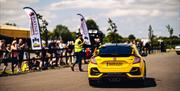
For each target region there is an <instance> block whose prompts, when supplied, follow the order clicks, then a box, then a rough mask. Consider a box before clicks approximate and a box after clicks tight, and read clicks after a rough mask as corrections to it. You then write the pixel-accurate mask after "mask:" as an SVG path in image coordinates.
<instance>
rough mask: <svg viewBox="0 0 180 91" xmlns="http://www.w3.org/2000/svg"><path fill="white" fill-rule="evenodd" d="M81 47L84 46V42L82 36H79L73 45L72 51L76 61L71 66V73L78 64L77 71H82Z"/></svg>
mask: <svg viewBox="0 0 180 91" xmlns="http://www.w3.org/2000/svg"><path fill="white" fill-rule="evenodd" d="M83 45H84V41H83V39H82V35H81V34H80V35H78V38H77V39H76V40H75V44H74V49H75V50H74V51H75V55H76V61H75V63H73V65H72V66H71V70H72V71H74V66H75V65H76V64H79V71H83V70H82V56H83V55H82V53H83V52H82V51H83Z"/></svg>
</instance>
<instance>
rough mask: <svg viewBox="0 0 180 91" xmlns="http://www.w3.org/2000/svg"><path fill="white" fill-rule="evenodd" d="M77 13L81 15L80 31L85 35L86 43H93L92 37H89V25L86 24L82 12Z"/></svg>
mask: <svg viewBox="0 0 180 91" xmlns="http://www.w3.org/2000/svg"><path fill="white" fill-rule="evenodd" d="M77 15H79V16H81V26H80V33H81V34H82V36H83V39H84V41H85V44H87V45H91V42H90V38H89V32H88V29H87V25H86V20H85V18H84V17H83V15H81V14H77Z"/></svg>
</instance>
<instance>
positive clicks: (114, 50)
mask: <svg viewBox="0 0 180 91" xmlns="http://www.w3.org/2000/svg"><path fill="white" fill-rule="evenodd" d="M131 52H132V48H131V47H130V46H128V45H111V46H104V47H101V48H100V49H99V56H101V57H127V56H130V55H131Z"/></svg>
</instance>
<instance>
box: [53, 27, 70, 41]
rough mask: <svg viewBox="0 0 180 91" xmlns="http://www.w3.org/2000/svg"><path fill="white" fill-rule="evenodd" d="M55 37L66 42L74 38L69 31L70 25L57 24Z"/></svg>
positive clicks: (54, 32)
mask: <svg viewBox="0 0 180 91" xmlns="http://www.w3.org/2000/svg"><path fill="white" fill-rule="evenodd" d="M53 37H54V38H55V39H62V40H63V41H64V42H67V41H68V40H72V36H71V33H70V32H69V29H68V27H66V26H64V25H57V26H56V28H55V29H54V30H53Z"/></svg>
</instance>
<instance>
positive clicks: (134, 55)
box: [88, 44, 147, 86]
mask: <svg viewBox="0 0 180 91" xmlns="http://www.w3.org/2000/svg"><path fill="white" fill-rule="evenodd" d="M142 56H147V54H145V53H143V54H142V55H140V54H139V52H138V50H137V48H136V46H135V45H130V44H104V45H102V46H100V47H99V49H98V50H97V51H96V52H95V53H94V55H93V57H92V58H91V60H90V63H89V65H88V79H89V85H91V86H95V85H97V84H98V83H99V81H101V80H124V79H140V80H142V81H143V80H144V79H145V77H146V66H145V61H144V59H143V58H142Z"/></svg>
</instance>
